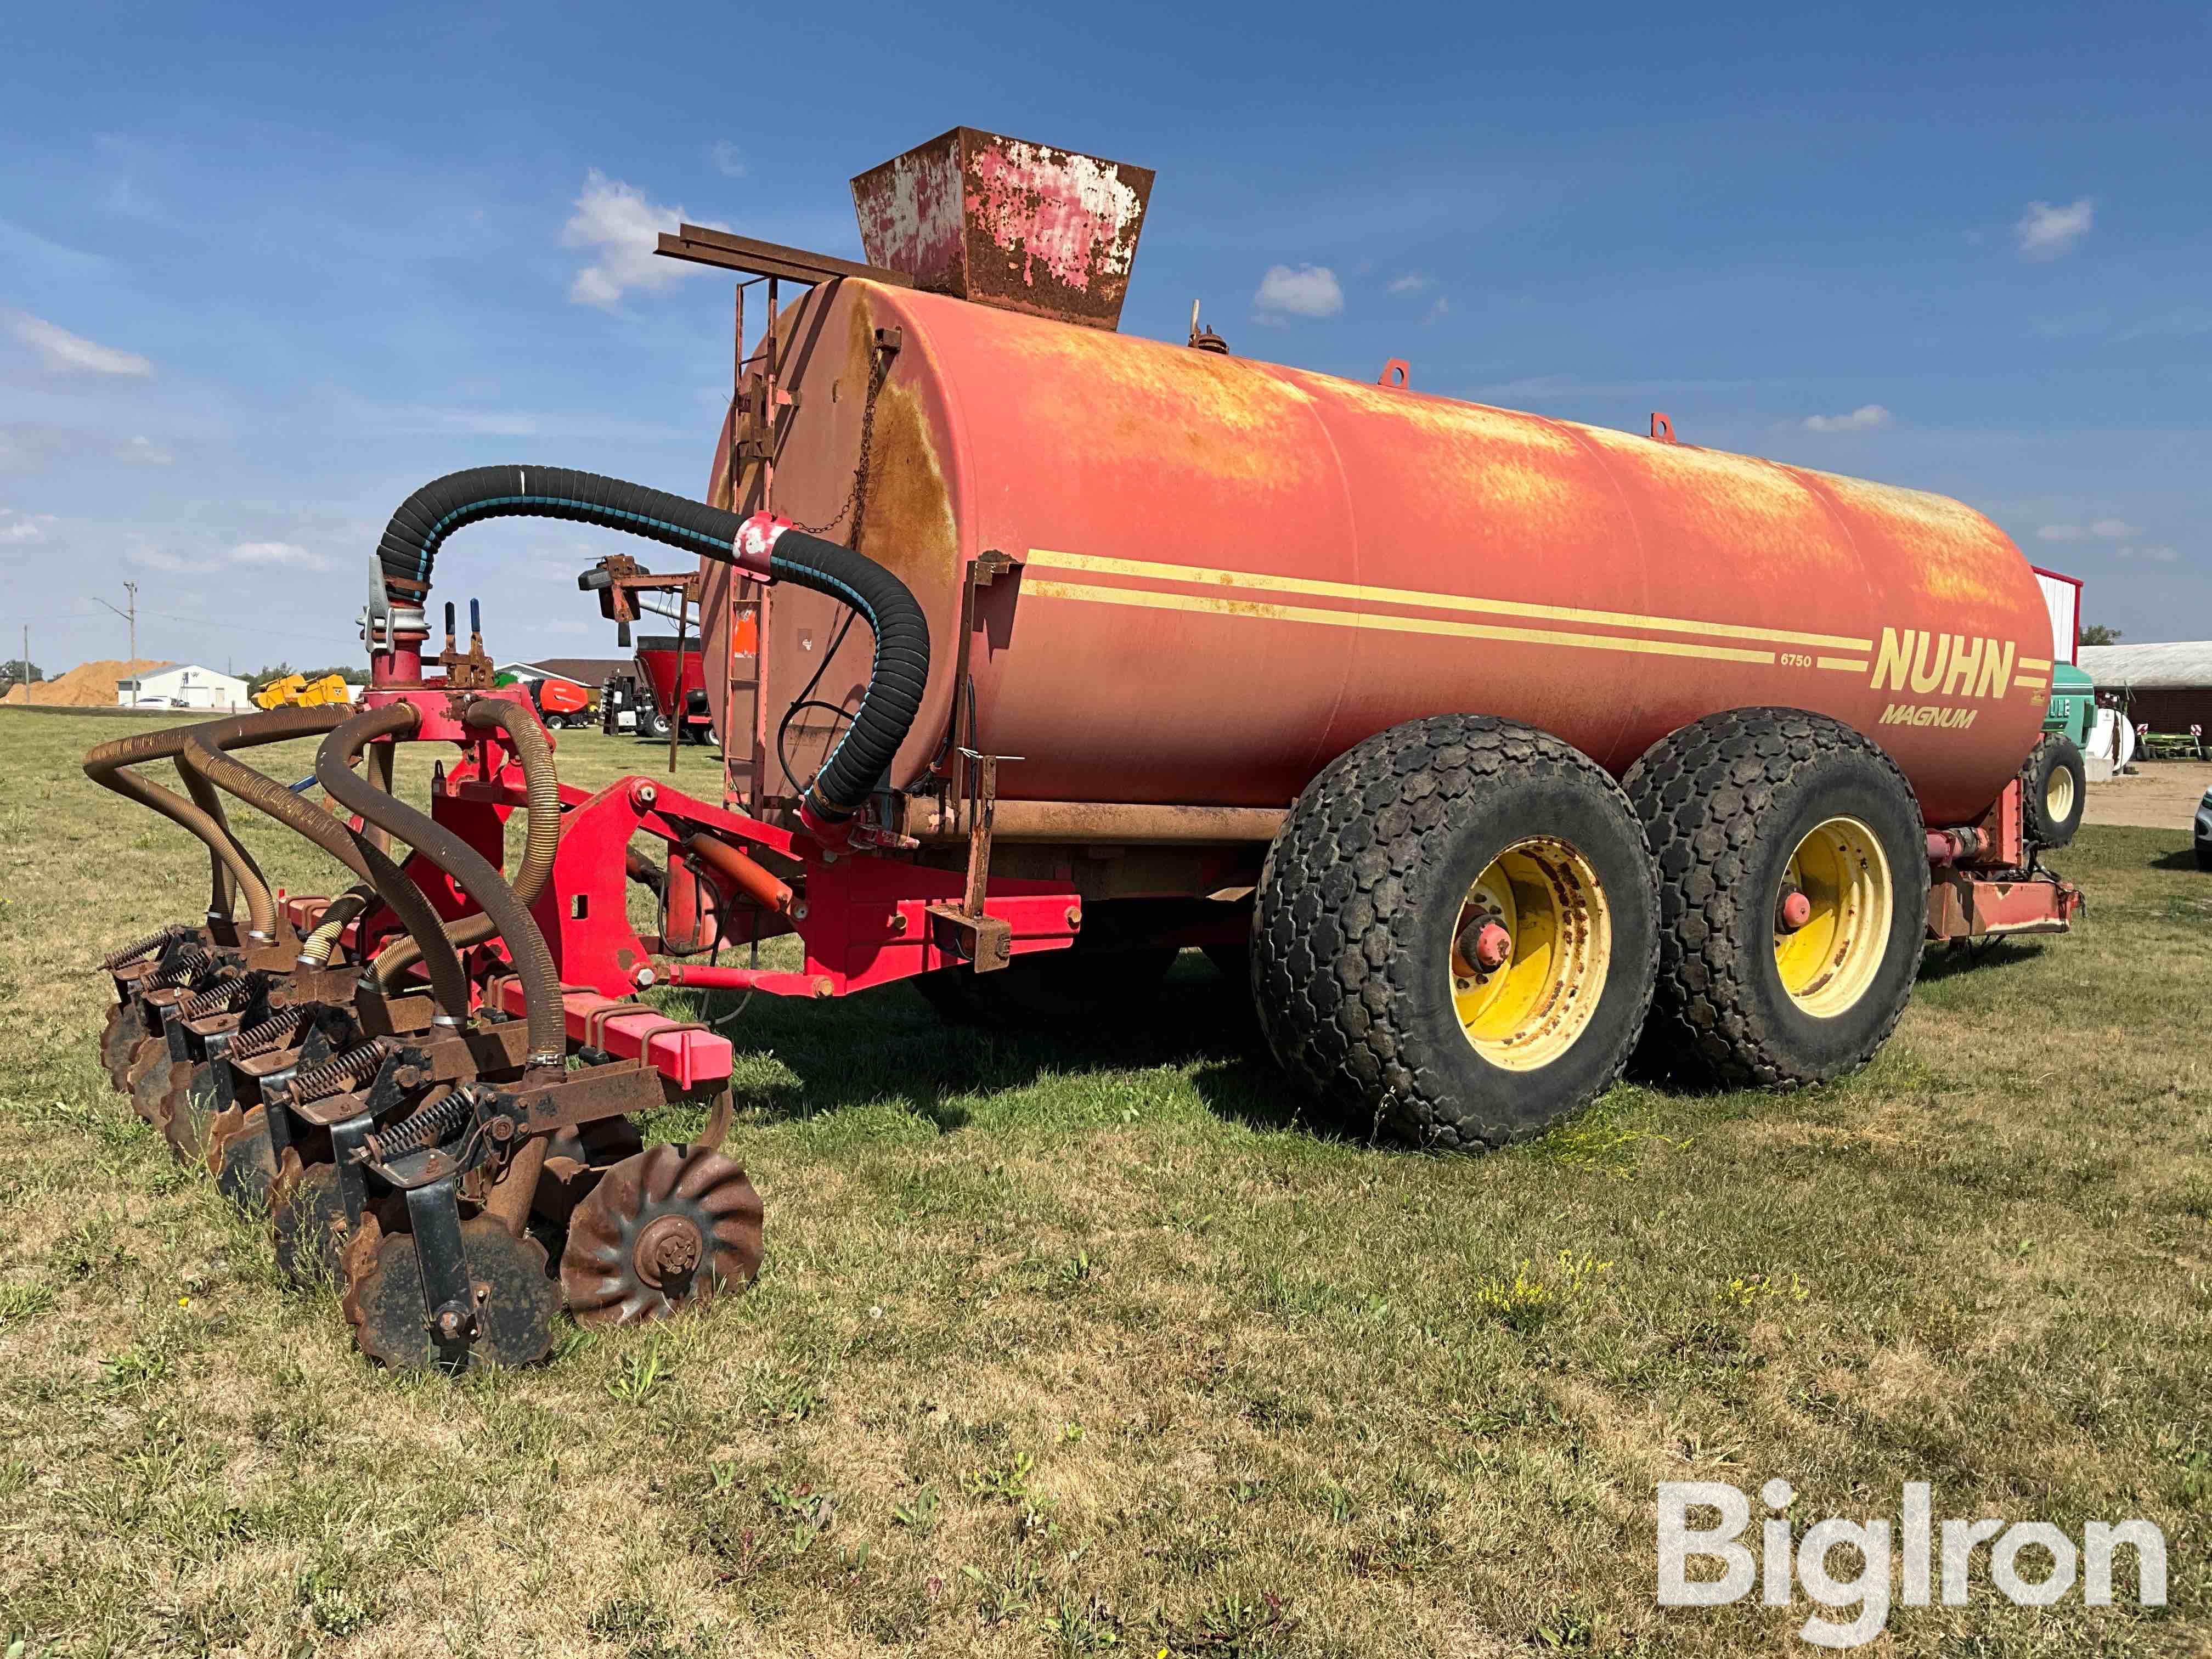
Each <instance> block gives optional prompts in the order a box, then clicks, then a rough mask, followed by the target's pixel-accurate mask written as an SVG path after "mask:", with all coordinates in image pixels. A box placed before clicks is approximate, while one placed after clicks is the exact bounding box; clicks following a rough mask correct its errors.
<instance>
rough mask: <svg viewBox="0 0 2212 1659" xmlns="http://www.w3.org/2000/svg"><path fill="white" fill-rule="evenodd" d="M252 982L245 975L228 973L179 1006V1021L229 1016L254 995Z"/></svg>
mask: <svg viewBox="0 0 2212 1659" xmlns="http://www.w3.org/2000/svg"><path fill="white" fill-rule="evenodd" d="M252 988H253V985H252V981H251V980H249V979H248V978H247V977H246V975H244V974H236V973H226V974H225V975H223V976H222V978H220V979H218V980H216V982H215V983H214V984H212V985H210V986H209V987H207V989H206V990H204V991H202V992H200V993H199V994H197V995H195V996H193V997H191V998H189V999H187V1000H185V1001H183V1002H180V1003H179V1004H178V1005H177V1018H179V1019H202V1018H205V1017H206V1016H208V1015H210V1014H217V1013H222V1014H227V1013H229V1012H232V1011H233V1010H234V1009H236V1008H238V1007H240V1006H243V1005H244V1003H245V1001H246V998H247V996H249V995H250V994H252Z"/></svg>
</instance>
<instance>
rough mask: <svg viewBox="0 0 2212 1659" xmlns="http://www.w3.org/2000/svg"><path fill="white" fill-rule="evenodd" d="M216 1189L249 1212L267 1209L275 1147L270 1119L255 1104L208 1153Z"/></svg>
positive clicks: (273, 1175)
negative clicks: (236, 1125)
mask: <svg viewBox="0 0 2212 1659" xmlns="http://www.w3.org/2000/svg"><path fill="white" fill-rule="evenodd" d="M208 1164H209V1168H210V1170H211V1171H212V1172H213V1173H214V1176H215V1184H216V1191H217V1192H219V1193H221V1194H222V1195H223V1196H224V1197H225V1198H227V1199H228V1200H230V1201H231V1202H232V1203H234V1204H235V1205H237V1206H238V1207H239V1208H240V1209H241V1210H245V1211H246V1212H249V1213H250V1212H253V1211H256V1210H264V1211H265V1210H266V1209H267V1207H268V1204H269V1183H270V1182H272V1181H274V1180H275V1179H276V1147H275V1146H273V1145H272V1144H271V1143H270V1139H269V1119H268V1115H267V1114H266V1113H264V1111H263V1110H262V1109H261V1108H260V1107H258V1106H256V1107H255V1108H253V1109H252V1110H251V1111H249V1112H247V1113H246V1114H245V1115H243V1116H242V1117H241V1118H240V1120H239V1124H238V1127H237V1128H236V1129H234V1131H232V1132H231V1133H229V1134H228V1135H227V1136H226V1137H224V1139H223V1140H222V1144H221V1145H220V1146H215V1147H212V1148H211V1149H210V1152H209V1153H208Z"/></svg>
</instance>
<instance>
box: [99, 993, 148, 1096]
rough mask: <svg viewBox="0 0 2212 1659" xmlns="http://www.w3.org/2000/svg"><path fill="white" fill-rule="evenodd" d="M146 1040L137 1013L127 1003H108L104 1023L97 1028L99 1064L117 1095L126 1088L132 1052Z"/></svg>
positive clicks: (143, 1028) (144, 1029) (144, 1031)
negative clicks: (98, 1034) (98, 1032)
mask: <svg viewBox="0 0 2212 1659" xmlns="http://www.w3.org/2000/svg"><path fill="white" fill-rule="evenodd" d="M145 1040H146V1028H145V1027H144V1026H143V1025H142V1024H139V1023H138V1011H137V1009H136V1008H134V1007H132V1006H131V1004H129V1003H127V1002H117V1003H112V1004H110V1005H109V1006H108V1010H107V1024H105V1025H103V1026H101V1027H100V1065H101V1066H104V1067H106V1072H107V1081H108V1085H109V1086H110V1087H111V1088H112V1089H113V1090H114V1091H116V1092H117V1093H118V1094H120V1093H121V1092H122V1091H124V1089H125V1087H127V1086H128V1083H127V1079H128V1077H129V1074H130V1071H131V1051H132V1050H134V1049H135V1048H137V1046H138V1045H139V1044H140V1043H141V1042H144V1041H145Z"/></svg>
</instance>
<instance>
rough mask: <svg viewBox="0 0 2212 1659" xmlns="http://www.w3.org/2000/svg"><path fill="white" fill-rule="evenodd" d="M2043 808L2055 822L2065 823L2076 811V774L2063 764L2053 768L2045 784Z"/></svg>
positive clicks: (2052, 821)
mask: <svg viewBox="0 0 2212 1659" xmlns="http://www.w3.org/2000/svg"><path fill="white" fill-rule="evenodd" d="M2043 810H2044V811H2045V812H2046V813H2048V814H2049V815H2050V817H2051V823H2054V824H2058V823H2065V822H2066V820H2067V818H2068V817H2070V816H2071V815H2072V813H2073V811H2074V774H2073V773H2072V772H2070V771H2069V770H2068V769H2066V768H2065V767H2063V766H2054V767H2052V768H2051V776H2050V777H2049V778H2048V779H2046V780H2045V782H2044V785H2043Z"/></svg>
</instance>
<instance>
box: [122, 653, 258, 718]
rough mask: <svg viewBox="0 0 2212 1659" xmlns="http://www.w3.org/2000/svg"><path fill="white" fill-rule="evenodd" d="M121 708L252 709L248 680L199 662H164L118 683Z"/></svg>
mask: <svg viewBox="0 0 2212 1659" xmlns="http://www.w3.org/2000/svg"><path fill="white" fill-rule="evenodd" d="M115 702H116V706H117V707H118V708H252V707H253V704H252V700H251V699H250V698H248V697H247V696H246V682H245V681H244V680H241V679H239V678H236V677H235V676H234V675H230V674H218V673H217V672H216V671H215V670H214V669H212V668H202V667H201V666H200V665H198V664H197V663H189V662H173V663H164V664H163V665H161V667H159V668H149V669H145V670H143V671H141V672H140V673H138V674H137V676H136V677H134V678H131V679H127V680H118V681H116V683H115Z"/></svg>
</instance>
